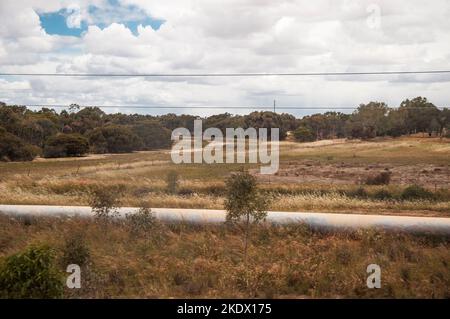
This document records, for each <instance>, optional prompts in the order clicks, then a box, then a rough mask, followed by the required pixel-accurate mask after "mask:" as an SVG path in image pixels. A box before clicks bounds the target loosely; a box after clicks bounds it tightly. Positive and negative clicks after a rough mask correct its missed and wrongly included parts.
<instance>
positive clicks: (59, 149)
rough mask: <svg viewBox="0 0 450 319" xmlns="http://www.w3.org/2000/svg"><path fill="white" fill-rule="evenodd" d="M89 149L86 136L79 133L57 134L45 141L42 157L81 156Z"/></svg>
mask: <svg viewBox="0 0 450 319" xmlns="http://www.w3.org/2000/svg"><path fill="white" fill-rule="evenodd" d="M88 150H89V142H88V140H87V138H85V137H84V136H82V135H80V134H64V133H61V134H58V135H55V136H52V137H50V138H49V139H48V140H47V142H46V143H45V147H44V157H70V156H82V155H84V154H86V153H87V152H88Z"/></svg>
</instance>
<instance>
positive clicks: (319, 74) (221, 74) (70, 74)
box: [0, 70, 450, 77]
mask: <svg viewBox="0 0 450 319" xmlns="http://www.w3.org/2000/svg"><path fill="white" fill-rule="evenodd" d="M402 74H403V75H405V74H450V70H423V71H368V72H295V73H147V74H146V73H142V74H141V73H17V72H11V73H9V72H1V73H0V76H54V77H265V76H349V75H402Z"/></svg>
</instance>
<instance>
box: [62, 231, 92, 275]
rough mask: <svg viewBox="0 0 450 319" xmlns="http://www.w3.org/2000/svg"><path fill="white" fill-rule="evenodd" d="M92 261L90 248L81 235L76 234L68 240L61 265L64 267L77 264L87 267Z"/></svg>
mask: <svg viewBox="0 0 450 319" xmlns="http://www.w3.org/2000/svg"><path fill="white" fill-rule="evenodd" d="M89 259H90V252H89V247H88V246H87V243H86V240H85V239H84V237H83V234H81V233H75V234H73V235H71V236H70V237H68V238H66V241H65V244H64V249H63V255H62V258H61V263H62V265H63V266H64V267H67V266H68V265H70V264H76V265H78V266H80V267H82V266H85V265H86V264H87V263H88V262H89Z"/></svg>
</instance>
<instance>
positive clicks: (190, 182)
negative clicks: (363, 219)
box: [0, 138, 450, 216]
mask: <svg viewBox="0 0 450 319" xmlns="http://www.w3.org/2000/svg"><path fill="white" fill-rule="evenodd" d="M449 158H450V144H449V143H448V140H445V139H444V140H439V139H419V138H402V139H396V140H390V139H389V140H380V141H376V142H361V141H344V140H335V141H320V142H314V143H304V144H299V143H292V142H282V143H281V170H280V172H282V173H283V172H290V171H293V172H295V171H296V170H297V171H298V169H299V165H302V172H303V173H302V174H303V175H300V176H298V177H296V176H295V175H294V176H292V174H291V175H290V176H283V174H279V176H270V177H267V176H259V179H260V182H261V183H262V187H263V188H264V189H265V190H266V191H268V192H270V193H272V194H273V195H275V196H276V200H275V201H274V203H273V206H272V207H271V209H274V210H286V211H298V210H312V211H323V212H360V213H364V212H368V213H384V214H404V215H425V216H430V215H431V216H449V215H450V200H449V199H448V198H449V197H447V199H445V198H444V199H440V200H437V201H400V200H375V199H374V198H372V197H371V198H361V197H358V196H353V195H352V193H354V191H355V189H356V188H357V187H358V186H357V185H355V183H356V180H357V175H358V174H360V177H361V178H360V179H363V177H364V175H362V174H366V175H367V174H372V172H378V170H379V169H373V170H365V168H367V167H366V166H367V165H368V163H371V165H373V166H374V167H375V166H376V167H378V166H380V165H381V166H380V167H385V166H391V167H394V168H395V169H397V171H396V170H393V171H394V174H393V178H392V182H391V185H389V186H386V187H385V189H386V190H387V191H389V192H391V193H393V194H397V197H398V194H399V193H401V191H402V189H404V188H405V187H406V186H408V183H409V184H410V181H411V180H415V179H414V177H415V176H416V175H417V176H416V177H417V180H418V181H424V180H425V181H427V180H428V181H432V180H437V181H438V180H442V178H441V177H442V176H444V177H446V178H447V179H448V176H445V175H446V172H447V170H448V168H447V167H450V166H448V165H450V161H449ZM342 163H345V165H350V166H351V167H350V168H342ZM423 163H427V165H440V168H430V169H427V173H421V171H423V170H424V168H425V166H424V164H423ZM433 163H434V164H433ZM444 163H446V164H444ZM352 165H353V166H352ZM377 165H378V166H377ZM241 166H242V165H239V164H217V165H201V164H189V165H174V164H172V163H171V162H170V155H169V153H168V151H151V152H137V153H132V154H119V155H111V154H109V155H101V156H97V155H92V156H88V157H86V158H81V159H79V158H70V159H64V160H60V159H48V160H43V159H40V160H37V161H34V162H31V163H0V172H1V175H0V203H1V204H42V205H44V204H47V205H87V204H88V193H89V191H90V190H91V189H92V187H95V186H97V185H99V186H102V187H110V186H113V185H118V186H121V187H122V188H123V189H124V190H125V191H124V194H125V196H124V198H123V205H128V206H136V205H138V204H139V203H140V202H142V201H146V202H147V203H148V204H149V205H151V206H153V207H173V208H211V209H220V208H223V205H222V203H223V197H222V195H223V193H224V192H223V188H224V184H223V180H224V178H226V177H227V176H228V175H229V174H230V172H232V171H234V170H237V169H239V168H240V167H241ZM246 167H248V168H251V169H254V170H256V166H255V165H246ZM346 169H347V170H346ZM168 171H175V172H177V174H178V175H179V176H180V179H181V180H180V187H179V192H178V194H167V193H166V181H165V180H166V175H167V172H168ZM350 174H352V175H350ZM439 174H440V175H439ZM353 175H355V176H353ZM405 180H406V183H405ZM432 184H433V185H432V189H431V190H432V191H434V190H435V189H434V188H435V187H438V188H437V189H438V190H440V189H442V190H443V191H446V190H447V192H448V184H445V182H444V183H441V184H439V185H435V184H434V183H432ZM427 187H429V186H427ZM365 189H366V191H367V192H368V193H369V194H374V193H375V192H376V191H378V190H379V189H380V187H377V186H365Z"/></svg>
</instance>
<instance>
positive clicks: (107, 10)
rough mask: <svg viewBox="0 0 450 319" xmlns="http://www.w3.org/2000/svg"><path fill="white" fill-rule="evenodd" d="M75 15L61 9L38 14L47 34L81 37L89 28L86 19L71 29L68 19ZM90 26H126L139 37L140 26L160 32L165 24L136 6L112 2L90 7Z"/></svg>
mask: <svg viewBox="0 0 450 319" xmlns="http://www.w3.org/2000/svg"><path fill="white" fill-rule="evenodd" d="M72 13H73V11H72V10H68V9H61V10H59V11H57V12H46V13H38V15H39V19H40V21H41V26H42V27H43V28H44V30H45V32H46V33H47V34H51V35H55V34H57V35H63V36H75V37H80V36H81V35H82V34H83V32H84V31H86V30H87V28H88V23H87V20H86V17H83V18H84V19H82V20H81V24H80V27H79V28H78V27H69V26H68V24H67V18H68V17H69V16H70V15H71V14H72ZM88 13H89V21H91V22H90V25H96V26H98V27H99V28H101V29H104V28H106V27H108V26H109V25H111V24H112V23H120V24H123V25H125V26H126V27H127V28H128V29H130V31H131V32H132V33H133V34H134V35H137V34H138V32H137V28H138V26H139V25H142V26H150V27H151V28H152V29H154V30H158V29H159V28H160V27H161V25H162V24H163V23H164V20H162V19H156V18H152V17H150V16H148V15H147V14H145V12H144V11H143V10H141V9H139V8H138V7H136V6H133V5H131V6H120V4H119V3H118V2H117V1H115V0H110V1H109V2H108V5H107V6H106V7H104V8H99V7H96V6H90V7H89V8H88Z"/></svg>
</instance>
